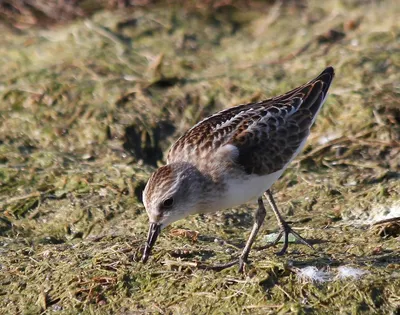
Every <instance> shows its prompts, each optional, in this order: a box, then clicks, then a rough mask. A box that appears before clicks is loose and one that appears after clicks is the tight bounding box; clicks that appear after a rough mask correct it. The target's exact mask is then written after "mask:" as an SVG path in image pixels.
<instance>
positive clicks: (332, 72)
mask: <svg viewBox="0 0 400 315" xmlns="http://www.w3.org/2000/svg"><path fill="white" fill-rule="evenodd" d="M324 73H329V74H330V75H332V76H334V75H335V69H334V68H333V67H332V66H329V67H326V68H325V70H324V71H322V73H321V74H324Z"/></svg>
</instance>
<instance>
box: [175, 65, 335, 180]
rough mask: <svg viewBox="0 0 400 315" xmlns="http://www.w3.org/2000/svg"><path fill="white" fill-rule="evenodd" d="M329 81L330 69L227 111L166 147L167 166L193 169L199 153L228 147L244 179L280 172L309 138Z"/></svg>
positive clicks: (212, 151) (213, 116)
mask: <svg viewBox="0 0 400 315" xmlns="http://www.w3.org/2000/svg"><path fill="white" fill-rule="evenodd" d="M333 76H334V71H333V68H331V67H329V68H327V69H325V70H324V71H323V72H322V73H321V74H320V75H319V76H318V77H317V78H315V79H314V80H312V81H310V82H308V83H306V84H304V85H302V86H300V87H298V88H296V89H294V90H292V91H290V92H288V93H286V94H283V95H281V96H277V97H274V98H271V99H267V100H265V101H261V102H257V103H250V104H245V105H239V106H236V107H232V108H228V109H226V110H223V111H221V112H219V113H216V114H214V115H212V116H210V117H208V118H206V119H204V120H203V121H201V122H200V123H198V124H197V125H195V126H194V127H193V128H191V129H190V130H188V131H187V132H186V133H185V134H184V135H183V136H182V137H181V138H179V139H178V141H177V142H176V143H175V144H174V145H173V146H172V147H171V149H170V151H169V154H168V163H173V162H177V161H186V162H189V163H192V164H194V165H196V164H198V163H199V157H202V156H203V155H204V152H207V153H206V154H207V155H210V154H211V155H212V154H214V153H215V152H217V150H218V149H219V148H221V147H222V146H224V145H227V144H231V145H233V146H235V147H237V148H238V150H239V155H238V156H236V157H235V160H234V163H235V164H236V166H238V167H240V168H242V169H243V170H244V171H245V172H246V173H247V174H257V175H265V174H270V173H273V172H275V171H277V170H279V169H282V168H283V167H284V166H285V165H286V164H287V163H288V162H289V161H290V160H291V159H292V158H293V155H294V154H295V153H296V151H297V149H298V148H299V147H300V145H301V143H302V141H303V140H304V139H306V138H307V136H308V135H309V133H310V128H311V126H312V123H313V121H314V119H315V116H316V114H317V113H318V111H319V109H320V107H321V105H322V103H323V100H324V99H325V97H326V95H327V91H328V89H329V86H330V84H331V82H332V79H333Z"/></svg>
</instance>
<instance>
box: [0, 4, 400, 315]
mask: <svg viewBox="0 0 400 315" xmlns="http://www.w3.org/2000/svg"><path fill="white" fill-rule="evenodd" d="M399 16H400V6H399V5H398V3H397V2H396V1H368V2H360V1H356V0H354V1H335V0H333V1H304V2H295V3H286V2H285V3H281V2H276V3H272V2H271V3H268V4H264V3H261V2H260V3H258V2H254V3H251V5H249V6H246V5H242V4H232V5H229V4H226V5H224V6H220V7H218V8H212V7H207V6H201V7H200V6H198V7H196V5H194V3H192V4H191V5H186V6H184V7H182V6H177V5H170V6H166V5H149V6H147V7H143V8H135V9H130V10H121V11H113V12H107V11H103V12H98V13H96V14H95V15H94V16H92V17H91V18H89V19H87V20H84V21H74V22H71V23H70V24H66V25H60V26H54V27H52V28H49V29H31V30H24V31H23V32H22V33H20V34H15V32H12V31H10V30H9V29H8V28H7V29H6V28H4V29H2V30H1V33H2V36H1V37H0V70H1V74H2V76H1V81H0V100H1V101H0V163H1V164H0V245H1V247H0V252H1V256H0V268H1V273H0V296H1V298H0V309H1V311H0V312H1V313H2V314H6V313H9V314H19V313H22V314H38V313H44V314H47V313H60V314H74V313H83V314H87V313H93V314H101V313H114V314H116V313H123V314H139V313H161V314H208V313H210V314H238V313H245V314H247V313H249V314H291V313H295V314H303V313H314V314H338V313H343V314H359V313H366V314H373V313H377V314H399V312H400V269H399V263H400V258H399V255H400V249H399V248H400V242H399V232H398V229H397V230H396V229H395V228H392V229H389V230H388V231H389V233H387V234H388V235H384V233H380V234H379V233H377V231H378V230H377V229H373V228H370V227H369V226H368V225H355V224H354V223H353V221H351V220H348V219H347V218H352V217H355V218H357V215H355V213H358V214H359V213H361V214H362V215H363V216H366V215H368V213H369V212H371V211H373V210H374V209H376V207H377V206H379V205H386V206H388V207H390V206H392V205H394V204H395V203H396V202H397V201H398V200H399V193H400V191H399V190H400V184H399V174H400V173H399V165H400V146H399V141H400V95H399V93H400V86H399V83H400V48H399V47H400V46H399V43H400V28H399V24H398V17H399ZM327 65H333V66H334V67H335V69H336V78H335V81H334V84H333V86H332V88H331V95H330V96H329V98H328V101H327V102H326V104H325V106H324V108H323V110H322V112H321V114H320V116H319V117H318V119H317V123H316V125H315V126H314V128H313V131H312V135H311V136H310V138H309V141H308V146H307V148H306V149H305V152H304V153H303V154H302V155H300V156H299V157H298V158H297V159H296V161H295V162H294V163H292V165H291V166H290V168H289V169H288V170H287V171H286V173H285V175H284V176H283V177H282V178H281V180H280V181H279V182H278V183H276V184H275V186H274V192H275V197H276V200H277V202H278V205H279V207H280V208H281V210H282V211H283V213H285V216H286V217H287V219H288V221H290V222H291V223H292V225H293V226H294V227H295V228H299V231H300V232H301V234H302V235H303V236H304V237H306V238H307V239H310V240H312V241H314V244H315V247H316V249H317V252H313V251H312V250H310V249H308V248H306V247H304V246H301V245H297V244H291V245H290V247H289V251H288V253H287V254H286V255H285V256H283V257H277V256H275V255H274V252H275V251H276V250H277V249H276V248H270V249H267V250H264V251H260V252H258V251H252V252H251V256H250V259H251V264H250V265H249V266H248V268H247V273H246V275H241V274H239V273H238V272H237V268H236V267H232V268H230V269H227V270H224V271H222V272H215V271H206V270H199V269H196V268H195V267H194V266H193V265H194V264H193V262H196V261H200V262H205V263H215V262H224V261H228V260H229V259H232V258H233V257H235V256H236V255H237V253H238V252H239V251H240V248H242V246H243V244H244V241H245V239H246V238H247V236H248V233H249V231H250V227H251V224H252V213H253V212H254V209H255V207H256V205H255V204H249V205H245V206H242V207H238V208H236V209H233V210H227V211H224V212H222V213H218V214H215V215H206V216H193V217H190V218H188V219H186V220H183V221H179V222H177V223H175V224H174V225H173V226H172V227H171V228H169V229H166V230H165V231H164V232H163V233H162V235H161V237H160V238H159V241H158V243H157V244H156V246H155V249H154V253H153V256H152V257H151V259H150V261H149V263H148V264H146V265H143V264H142V263H140V262H138V261H139V259H140V255H141V253H140V251H141V248H142V245H143V242H144V239H145V236H146V233H147V224H148V221H147V215H146V213H145V211H144V208H143V205H142V204H141V202H140V195H141V191H142V189H143V185H144V183H145V182H146V180H147V178H148V176H149V174H150V173H151V172H152V171H153V170H154V169H155V167H156V166H157V164H158V165H160V163H162V162H160V161H162V156H163V155H162V153H163V152H165V151H166V150H167V149H168V147H169V145H170V144H171V143H172V142H173V141H174V140H176V139H177V137H179V135H180V134H182V132H184V131H185V130H186V129H187V128H189V127H190V126H191V125H193V124H194V123H195V122H197V121H198V120H200V119H201V118H203V117H205V116H206V115H209V114H211V113H213V112H215V111H217V110H220V109H223V108H227V107H229V106H233V105H236V104H240V103H245V102H250V101H255V100H261V99H263V98H266V97H271V96H274V95H277V94H279V93H282V92H285V91H287V90H289V89H291V88H293V87H295V86H297V85H299V84H302V83H304V82H305V81H307V80H309V79H311V78H313V77H314V76H316V75H317V74H318V73H319V72H321V71H322V70H323V69H324V67H325V66H327ZM174 228H175V229H176V228H185V229H190V230H195V231H198V232H199V237H198V240H197V241H196V242H192V241H190V240H188V239H187V238H184V237H178V236H174V235H175V234H174V233H171V229H174ZM276 228H277V227H276V222H275V219H274V217H273V216H272V215H271V213H270V212H269V217H267V220H266V224H265V226H264V227H263V229H262V234H264V235H266V234H268V233H271V232H273V231H275V230H276ZM215 239H218V240H220V241H219V242H215V241H214V240H215ZM262 244H263V238H262V237H261V236H260V237H259V240H258V242H257V244H256V245H262ZM347 264H350V265H352V266H356V267H359V268H362V269H364V270H368V271H369V274H368V275H365V276H363V277H362V278H361V279H359V280H357V281H354V280H342V281H339V280H336V281H330V282H327V283H322V284H315V283H309V282H307V283H305V282H302V281H300V280H299V279H298V277H297V276H296V274H295V272H294V270H295V268H301V267H305V266H310V265H311V266H317V267H318V268H331V269H334V268H336V267H337V266H341V265H347Z"/></svg>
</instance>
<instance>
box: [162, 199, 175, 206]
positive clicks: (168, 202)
mask: <svg viewBox="0 0 400 315" xmlns="http://www.w3.org/2000/svg"><path fill="white" fill-rule="evenodd" d="M173 204H174V199H173V198H168V199H165V200H164V201H163V206H164V207H165V208H170V207H172V205H173Z"/></svg>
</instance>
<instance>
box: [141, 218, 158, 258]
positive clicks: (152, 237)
mask: <svg viewBox="0 0 400 315" xmlns="http://www.w3.org/2000/svg"><path fill="white" fill-rule="evenodd" d="M160 231H161V224H157V223H150V227H149V234H147V241H146V245H145V247H144V251H143V256H142V262H143V263H146V261H147V259H149V256H150V252H151V249H152V248H153V245H154V243H155V242H156V240H157V237H158V235H159V234H160Z"/></svg>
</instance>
